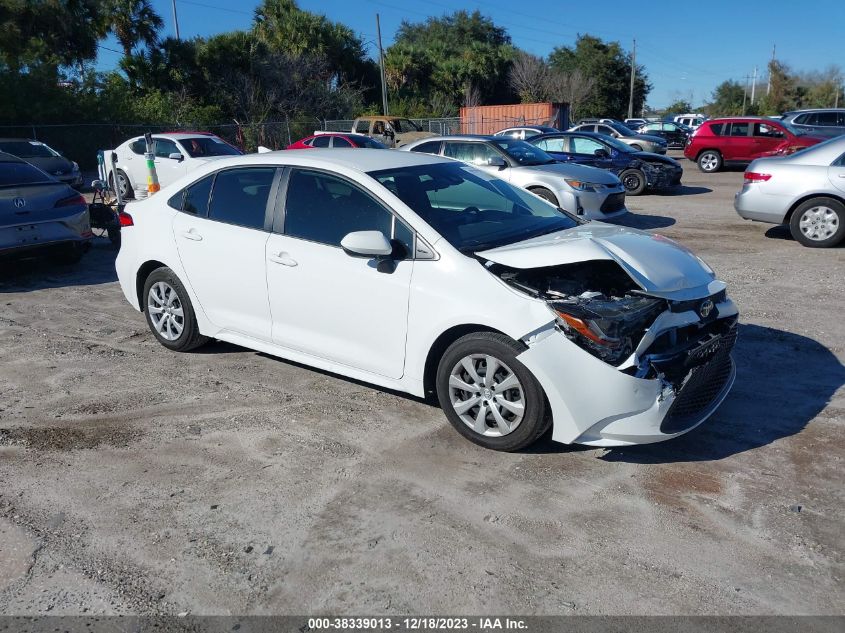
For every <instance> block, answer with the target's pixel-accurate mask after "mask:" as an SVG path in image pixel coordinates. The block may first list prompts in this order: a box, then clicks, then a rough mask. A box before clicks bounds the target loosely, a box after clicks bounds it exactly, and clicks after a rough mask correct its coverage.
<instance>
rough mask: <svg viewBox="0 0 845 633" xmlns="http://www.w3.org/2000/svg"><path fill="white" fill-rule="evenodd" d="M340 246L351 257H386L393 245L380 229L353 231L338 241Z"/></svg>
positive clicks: (391, 250)
mask: <svg viewBox="0 0 845 633" xmlns="http://www.w3.org/2000/svg"><path fill="white" fill-rule="evenodd" d="M340 246H341V248H343V250H344V251H346V254H347V255H351V256H352V257H387V256H388V255H390V254H391V253H392V252H393V246H392V245H391V243H390V240H388V239H387V238H386V237H385V236H384V233H382V232H381V231H353V232H352V233H348V234H347V235H346V237H344V238H343V239H342V240H341V241H340Z"/></svg>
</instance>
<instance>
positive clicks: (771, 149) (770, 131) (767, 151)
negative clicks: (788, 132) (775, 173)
mask: <svg viewBox="0 0 845 633" xmlns="http://www.w3.org/2000/svg"><path fill="white" fill-rule="evenodd" d="M784 138H785V134H784V132H783V131H782V130H781V129H780V128H779V127H777V126H775V125H772V124H770V123H755V124H754V127H753V128H752V130H751V141H752V146H751V151H752V154H751V158H760V157H761V156H771V155H772V154H774V153H775V152H776V151H777V150H778V148H779V147H781V146H782V145H783V141H784Z"/></svg>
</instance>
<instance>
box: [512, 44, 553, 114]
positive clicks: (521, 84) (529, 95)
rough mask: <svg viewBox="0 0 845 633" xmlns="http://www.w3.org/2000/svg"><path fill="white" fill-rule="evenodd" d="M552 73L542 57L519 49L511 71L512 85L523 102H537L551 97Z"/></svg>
mask: <svg viewBox="0 0 845 633" xmlns="http://www.w3.org/2000/svg"><path fill="white" fill-rule="evenodd" d="M551 78H552V73H551V71H550V69H549V65H548V64H547V63H546V62H545V60H543V59H542V58H540V57H537V56H536V55H531V54H530V53H526V52H525V51H518V52H517V54H516V58H515V59H514V61H513V66H512V67H511V72H510V85H511V88H512V89H513V91H514V92H516V94H518V95H519V98H520V100H521V101H522V103H537V102H539V101H545V100H547V99H548V98H549V89H550V80H551Z"/></svg>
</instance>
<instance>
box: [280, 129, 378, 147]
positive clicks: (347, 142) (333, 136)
mask: <svg viewBox="0 0 845 633" xmlns="http://www.w3.org/2000/svg"><path fill="white" fill-rule="evenodd" d="M317 147H368V148H370V149H387V146H386V145H384V144H382V143H379V142H378V141H376V140H375V139H371V138H370V137H369V136H364V135H363V134H346V133H345V132H343V133H341V132H338V133H334V132H329V133H326V134H312V135H311V136H306V137H305V138H303V139H299V140H298V141H297V142H296V143H291V144H290V145H288V149H314V148H317Z"/></svg>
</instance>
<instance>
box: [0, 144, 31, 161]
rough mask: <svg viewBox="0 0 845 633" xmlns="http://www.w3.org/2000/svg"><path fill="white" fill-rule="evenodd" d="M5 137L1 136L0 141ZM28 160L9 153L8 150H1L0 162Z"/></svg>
mask: <svg viewBox="0 0 845 633" xmlns="http://www.w3.org/2000/svg"><path fill="white" fill-rule="evenodd" d="M2 140H4V139H1V138H0V141H2ZM25 162H26V161H25V160H24V159H22V158H18V157H17V156H15V155H14V154H7V153H6V152H0V163H25Z"/></svg>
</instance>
